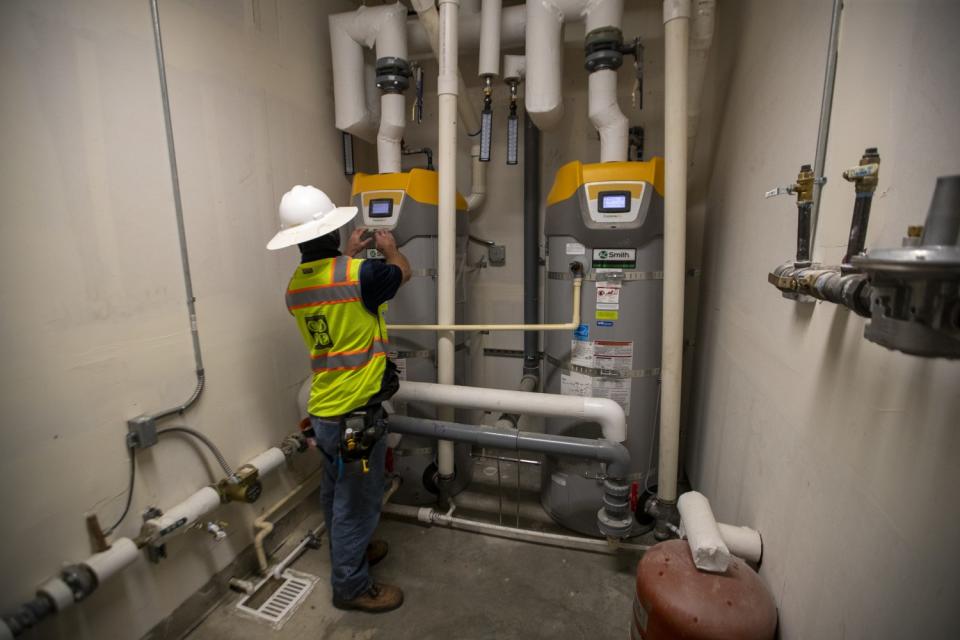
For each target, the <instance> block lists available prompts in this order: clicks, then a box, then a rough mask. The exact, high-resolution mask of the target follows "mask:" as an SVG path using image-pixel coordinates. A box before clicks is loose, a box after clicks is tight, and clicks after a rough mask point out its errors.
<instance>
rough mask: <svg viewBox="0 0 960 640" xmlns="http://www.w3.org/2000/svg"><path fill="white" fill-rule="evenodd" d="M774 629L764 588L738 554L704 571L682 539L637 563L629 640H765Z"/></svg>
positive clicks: (774, 616)
mask: <svg viewBox="0 0 960 640" xmlns="http://www.w3.org/2000/svg"><path fill="white" fill-rule="evenodd" d="M776 629H777V607H776V604H775V603H774V601H773V596H772V595H771V593H770V590H769V589H768V588H767V585H766V584H764V582H763V580H761V579H760V576H758V575H757V573H756V572H755V571H754V570H753V569H751V568H750V567H749V566H747V564H746V563H745V562H744V561H743V560H740V559H739V558H733V559H732V561H731V563H730V567H729V568H728V569H727V571H726V572H725V573H707V572H704V571H700V570H698V569H697V568H696V567H695V566H694V565H693V557H692V556H691V554H690V547H689V546H688V545H687V542H686V541H685V540H669V541H667V542H661V543H660V544H658V545H656V546H654V547H653V548H651V549H650V550H649V551H647V553H645V554H644V556H643V559H642V560H641V561H640V564H639V565H638V566H637V596H636V598H635V599H634V603H633V625H632V627H631V637H632V638H633V639H634V640H641V639H642V640H771V639H772V638H773V637H774V633H775V632H776Z"/></svg>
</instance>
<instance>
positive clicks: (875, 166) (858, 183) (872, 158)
mask: <svg viewBox="0 0 960 640" xmlns="http://www.w3.org/2000/svg"><path fill="white" fill-rule="evenodd" d="M879 174H880V154H879V153H878V152H877V149H876V147H870V148H869V149H867V150H866V151H864V152H863V156H861V157H860V164H858V165H857V166H855V167H851V168H849V169H847V170H846V171H844V172H843V179H844V180H846V181H848V182H852V183H854V190H855V191H856V192H857V193H873V192H874V191H876V190H877V183H878V182H879Z"/></svg>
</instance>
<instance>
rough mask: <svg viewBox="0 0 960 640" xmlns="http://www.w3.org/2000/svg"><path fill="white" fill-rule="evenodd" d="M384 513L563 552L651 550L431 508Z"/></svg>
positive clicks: (391, 506) (388, 508)
mask: <svg viewBox="0 0 960 640" xmlns="http://www.w3.org/2000/svg"><path fill="white" fill-rule="evenodd" d="M383 512H384V513H388V514H391V515H395V516H401V517H404V518H411V519H415V520H417V521H419V522H423V523H424V524H436V525H441V526H444V527H450V528H451V529H461V530H463V531H471V532H473V533H481V534H485V535H490V536H495V537H498V538H507V539H509V540H520V541H522V542H533V543H536V544H545V545H549V546H551V547H561V548H564V549H577V550H580V551H593V552H598V553H607V554H615V553H617V552H618V551H647V550H648V549H649V547H648V546H647V545H641V544H630V543H625V542H617V541H614V540H600V539H597V538H583V537H580V536H570V535H563V534H559V533H548V532H546V531H534V530H531V529H519V528H515V527H505V526H502V525H496V524H492V523H488V522H479V521H477V520H468V519H466V518H458V517H455V516H452V515H448V514H445V513H440V512H438V511H434V510H433V509H431V508H429V507H411V506H406V505H398V504H388V505H385V506H384V507H383Z"/></svg>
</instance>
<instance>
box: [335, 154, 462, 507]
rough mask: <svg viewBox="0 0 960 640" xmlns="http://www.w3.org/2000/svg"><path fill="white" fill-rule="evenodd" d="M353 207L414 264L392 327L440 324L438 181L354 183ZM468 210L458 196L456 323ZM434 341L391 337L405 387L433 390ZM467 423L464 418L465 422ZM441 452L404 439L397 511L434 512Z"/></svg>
mask: <svg viewBox="0 0 960 640" xmlns="http://www.w3.org/2000/svg"><path fill="white" fill-rule="evenodd" d="M352 203H353V204H354V206H356V207H357V208H359V210H360V212H359V214H358V215H357V217H356V218H355V219H354V221H353V223H352V225H351V227H350V228H349V229H348V230H347V233H349V231H352V230H353V229H354V228H356V227H357V226H360V227H363V228H366V229H386V230H389V231H391V232H392V233H393V235H394V237H395V238H396V240H397V246H398V247H399V248H400V250H401V251H402V252H403V254H404V255H405V256H406V257H407V259H408V260H409V261H410V267H411V268H412V270H413V277H411V278H410V280H409V281H408V282H407V283H406V284H405V285H403V286H402V287H401V288H400V291H399V292H398V293H397V295H396V297H395V298H394V299H393V300H391V301H390V303H389V304H388V306H387V312H386V319H387V323H388V324H436V322H437V203H438V194H437V174H436V172H434V171H428V170H426V169H412V170H410V171H408V172H405V173H387V174H376V175H374V174H363V173H358V174H356V175H355V176H354V180H353V193H352ZM466 210H467V203H466V200H464V199H463V197H462V196H461V195H460V194H457V265H458V267H457V305H456V318H457V322H462V321H463V318H464V303H465V300H466V297H467V296H466V291H465V288H464V287H465V286H466V285H465V280H466V279H465V278H464V277H463V270H464V268H463V258H464V256H465V255H466V243H467V235H468V225H467V212H466ZM362 257H364V258H367V259H373V260H377V259H382V258H383V256H381V255H380V254H379V252H378V251H377V250H376V249H372V248H371V249H368V250H367V255H364V256H362ZM456 339H457V342H456V349H457V356H456V358H457V359H456V365H455V366H456V372H455V376H456V383H457V384H464V383H465V371H466V356H467V350H466V343H465V340H464V334H462V333H458V334H457V337H456ZM436 349H437V334H436V332H435V331H395V332H391V333H390V358H391V360H393V361H394V362H395V363H396V364H397V366H398V368H399V369H400V377H401V379H403V380H412V381H417V382H436V381H437V367H436ZM394 409H395V410H396V411H397V412H399V413H403V414H406V415H410V416H415V417H419V418H436V417H437V415H436V408H435V407H433V406H430V405H425V404H418V403H409V404H405V405H401V404H400V403H396V402H395V403H394ZM461 420H462V418H461ZM436 445H437V443H436V442H435V441H433V440H428V439H423V438H416V437H413V436H404V437H403V439H402V440H401V441H400V444H399V445H398V446H396V447H395V448H394V449H393V461H394V472H395V473H398V474H400V476H401V477H402V478H403V484H402V485H401V487H400V489H399V490H398V491H397V493H396V494H395V495H394V497H393V500H394V501H396V502H397V503H400V504H414V505H422V504H431V503H434V502H436V495H435V493H433V489H434V488H435V487H434V485H433V475H434V473H435V471H436V464H435V462H436ZM472 462H473V461H472V458H471V457H470V447H469V445H463V444H461V445H457V447H456V455H455V464H456V478H455V480H454V482H453V483H452V484H451V486H450V490H451V492H452V493H453V494H456V493H458V492H460V491H461V490H462V489H463V488H464V487H465V486H466V485H467V483H469V481H470V476H471V473H472Z"/></svg>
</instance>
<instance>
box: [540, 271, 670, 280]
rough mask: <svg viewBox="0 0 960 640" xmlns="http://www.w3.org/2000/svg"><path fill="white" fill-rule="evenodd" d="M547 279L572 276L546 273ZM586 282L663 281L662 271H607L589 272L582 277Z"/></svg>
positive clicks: (562, 273) (553, 272)
mask: <svg viewBox="0 0 960 640" xmlns="http://www.w3.org/2000/svg"><path fill="white" fill-rule="evenodd" d="M547 277H548V278H549V279H550V280H573V274H572V273H570V272H568V271H548V272H547ZM583 279H584V280H585V281H587V282H597V281H600V282H609V281H611V280H621V281H626V282H636V281H641V280H663V271H609V272H605V273H596V272H591V273H588V274H587V275H585V276H583Z"/></svg>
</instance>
